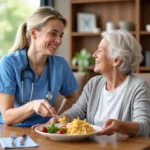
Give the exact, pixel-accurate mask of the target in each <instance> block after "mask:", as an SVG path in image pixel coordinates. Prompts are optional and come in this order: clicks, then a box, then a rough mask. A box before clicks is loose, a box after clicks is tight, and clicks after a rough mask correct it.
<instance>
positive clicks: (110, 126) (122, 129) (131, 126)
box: [97, 119, 139, 136]
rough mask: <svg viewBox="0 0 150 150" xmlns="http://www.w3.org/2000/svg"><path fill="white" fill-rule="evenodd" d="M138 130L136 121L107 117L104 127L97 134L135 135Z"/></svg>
mask: <svg viewBox="0 0 150 150" xmlns="http://www.w3.org/2000/svg"><path fill="white" fill-rule="evenodd" d="M138 130H139V124H138V123H137V122H128V121H122V120H115V119H108V120H107V121H106V122H105V125H104V128H103V129H102V130H101V131H100V132H98V134H97V135H113V134H114V133H116V132H118V133H122V134H125V135H129V136H135V135H136V134H137V132H138Z"/></svg>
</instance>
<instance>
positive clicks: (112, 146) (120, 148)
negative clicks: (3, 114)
mask: <svg viewBox="0 0 150 150" xmlns="http://www.w3.org/2000/svg"><path fill="white" fill-rule="evenodd" d="M0 130H1V132H2V136H3V137H9V134H10V132H11V131H13V132H16V135H17V136H22V133H26V134H27V135H28V136H30V137H31V138H32V139H33V140H34V141H35V142H36V143H37V144H38V145H39V147H37V148H32V150H43V149H44V150H50V149H52V150H70V149H71V150H100V149H103V150H130V149H132V150H143V149H144V148H147V147H148V146H149V145H150V139H149V138H142V137H130V138H129V137H126V136H122V135H118V136H95V137H92V138H91V139H85V140H82V141H78V142H77V141H76V142H59V141H54V140H51V139H49V138H48V137H44V136H42V135H40V134H38V133H36V132H35V131H34V130H31V129H30V128H26V127H12V126H4V125H0ZM0 150H2V148H1V147H0ZM14 150H15V149H14ZM16 150H22V149H16ZM25 150H31V148H25ZM146 150H148V149H146Z"/></svg>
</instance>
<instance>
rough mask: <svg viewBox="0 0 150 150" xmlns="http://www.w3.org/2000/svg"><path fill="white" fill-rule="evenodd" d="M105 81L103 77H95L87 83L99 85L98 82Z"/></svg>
mask: <svg viewBox="0 0 150 150" xmlns="http://www.w3.org/2000/svg"><path fill="white" fill-rule="evenodd" d="M105 81H106V79H105V77H104V76H103V75H96V76H94V77H92V78H91V79H90V80H89V83H99V82H105Z"/></svg>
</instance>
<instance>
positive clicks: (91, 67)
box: [71, 66, 94, 71]
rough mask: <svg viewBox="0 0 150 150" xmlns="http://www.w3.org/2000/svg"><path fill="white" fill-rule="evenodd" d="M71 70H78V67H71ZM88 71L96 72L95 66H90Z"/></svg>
mask: <svg viewBox="0 0 150 150" xmlns="http://www.w3.org/2000/svg"><path fill="white" fill-rule="evenodd" d="M71 68H72V70H78V66H71ZM87 70H89V71H90V70H91V71H93V70H94V66H89V67H88V68H87Z"/></svg>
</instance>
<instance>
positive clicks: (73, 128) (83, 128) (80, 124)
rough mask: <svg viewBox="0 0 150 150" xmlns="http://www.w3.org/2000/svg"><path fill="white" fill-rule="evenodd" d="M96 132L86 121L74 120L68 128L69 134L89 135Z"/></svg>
mask: <svg viewBox="0 0 150 150" xmlns="http://www.w3.org/2000/svg"><path fill="white" fill-rule="evenodd" d="M92 132H95V130H94V128H93V127H92V126H91V125H90V124H89V123H88V122H86V121H85V120H84V121H83V120H80V119H79V118H78V119H74V120H73V121H72V122H71V123H69V124H68V126H67V134H88V133H92Z"/></svg>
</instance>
